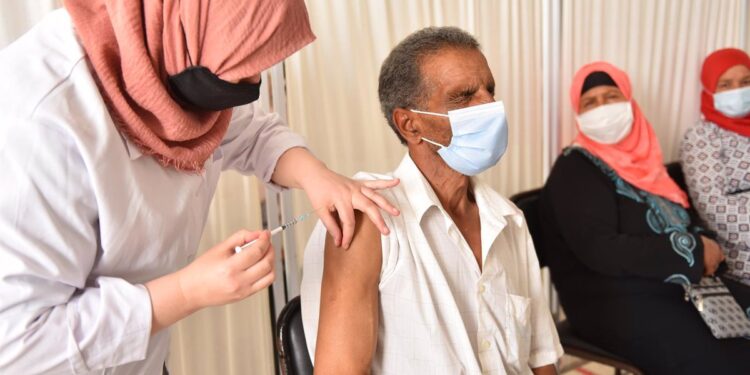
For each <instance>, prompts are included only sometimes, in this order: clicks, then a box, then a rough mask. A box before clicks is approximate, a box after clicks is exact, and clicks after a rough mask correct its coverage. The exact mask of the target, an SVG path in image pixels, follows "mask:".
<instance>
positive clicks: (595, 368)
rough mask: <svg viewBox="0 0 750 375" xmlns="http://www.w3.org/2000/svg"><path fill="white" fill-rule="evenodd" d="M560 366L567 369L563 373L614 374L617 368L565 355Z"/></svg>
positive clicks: (578, 374) (586, 374) (569, 374)
mask: <svg viewBox="0 0 750 375" xmlns="http://www.w3.org/2000/svg"><path fill="white" fill-rule="evenodd" d="M560 368H561V369H563V370H565V371H564V372H563V373H562V375H612V374H614V373H615V369H614V368H612V367H609V366H605V365H602V364H599V363H594V362H588V363H585V362H583V361H582V360H581V359H579V358H576V357H571V356H568V355H566V356H563V358H562V362H561V363H560Z"/></svg>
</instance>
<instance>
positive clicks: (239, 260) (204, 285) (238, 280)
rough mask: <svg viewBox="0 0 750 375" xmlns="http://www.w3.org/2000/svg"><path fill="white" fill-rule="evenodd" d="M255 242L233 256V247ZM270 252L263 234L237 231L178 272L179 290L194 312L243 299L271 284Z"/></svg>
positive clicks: (269, 243)
mask: <svg viewBox="0 0 750 375" xmlns="http://www.w3.org/2000/svg"><path fill="white" fill-rule="evenodd" d="M254 239H258V241H256V242H255V243H254V244H253V245H252V246H249V247H247V248H246V249H244V250H242V251H241V252H239V253H237V254H235V252H234V248H235V246H240V245H243V244H246V243H248V242H250V241H252V240H254ZM273 261H274V251H273V246H272V245H271V241H270V238H269V234H268V232H267V231H262V232H250V231H246V230H242V231H239V232H237V233H235V234H233V235H232V236H231V237H229V238H228V239H226V240H225V241H224V242H222V243H220V244H218V245H216V246H214V247H212V248H211V249H209V250H208V251H206V252H205V253H204V254H203V255H201V256H200V257H199V258H198V259H196V260H194V261H193V262H192V263H190V264H189V265H188V266H187V267H185V268H183V269H181V270H180V271H178V273H179V275H180V289H181V290H182V293H183V295H185V299H186V300H187V303H188V305H189V306H194V307H196V308H198V309H200V308H204V307H208V306H218V305H224V304H227V303H231V302H237V301H240V300H243V299H245V298H247V297H249V296H251V295H253V294H255V293H256V292H258V291H260V290H262V289H264V288H265V287H267V286H269V285H271V283H273V280H274V277H275V274H274V264H273Z"/></svg>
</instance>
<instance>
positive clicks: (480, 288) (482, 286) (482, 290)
mask: <svg viewBox="0 0 750 375" xmlns="http://www.w3.org/2000/svg"><path fill="white" fill-rule="evenodd" d="M484 291H485V288H484V284H479V293H484Z"/></svg>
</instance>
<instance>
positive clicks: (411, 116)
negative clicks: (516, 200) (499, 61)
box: [302, 27, 562, 375]
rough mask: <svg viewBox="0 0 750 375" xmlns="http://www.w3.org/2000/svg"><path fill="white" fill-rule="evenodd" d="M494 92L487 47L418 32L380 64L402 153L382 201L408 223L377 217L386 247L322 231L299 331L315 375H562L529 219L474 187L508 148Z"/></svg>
mask: <svg viewBox="0 0 750 375" xmlns="http://www.w3.org/2000/svg"><path fill="white" fill-rule="evenodd" d="M494 92H495V81H494V79H493V77H492V73H491V72H490V69H489V67H488V66H487V60H485V58H484V55H483V54H482V53H481V52H480V50H479V44H478V43H477V41H476V40H475V39H474V38H473V37H472V36H471V35H469V34H467V33H466V32H464V31H461V30H459V29H456V28H450V27H443V28H427V29H423V30H420V31H418V32H416V33H414V34H412V35H410V36H409V37H407V38H406V39H405V40H403V41H402V42H401V43H400V44H399V45H398V46H396V48H395V49H393V51H392V52H391V53H390V55H389V56H388V58H386V60H385V62H384V63H383V66H382V69H381V71H380V83H379V94H380V102H381V105H382V109H383V112H384V114H385V117H386V119H387V121H388V124H389V125H390V126H391V128H393V130H394V131H395V132H396V135H397V136H398V137H399V139H400V140H401V142H402V143H403V144H404V145H406V147H407V148H408V153H407V154H406V155H405V156H404V158H403V160H402V162H401V165H399V166H398V168H397V169H396V170H395V171H394V172H393V173H391V174H389V175H388V176H386V177H391V178H399V179H400V180H401V184H400V185H398V186H397V187H396V188H393V189H391V190H390V191H388V192H386V193H385V194H384V195H385V196H386V197H387V198H388V199H390V201H391V202H393V203H394V204H396V205H398V206H399V207H400V209H401V215H400V216H398V217H389V216H388V215H383V216H385V217H386V218H387V219H386V220H387V221H388V222H387V224H388V227H389V228H390V229H391V234H390V235H389V236H381V234H380V233H379V232H378V230H377V228H376V227H375V225H374V224H373V223H372V222H370V221H368V219H367V217H366V216H365V215H359V217H358V218H357V220H356V222H357V224H358V227H357V228H356V229H355V235H354V238H353V240H352V243H351V246H350V248H349V249H348V250H341V249H338V248H336V247H335V244H334V243H333V240H332V239H331V238H330V237H327V236H326V232H325V228H324V227H323V226H322V225H321V224H320V223H319V224H318V226H317V228H316V229H315V231H314V233H313V235H312V237H311V239H310V241H309V243H308V245H307V248H306V250H305V261H304V278H303V281H302V318H303V324H304V327H305V335H306V337H307V343H308V348H309V349H310V353H314V354H313V355H314V358H313V360H314V361H313V362H314V367H315V372H316V373H320V374H360V373H369V372H373V373H383V374H450V375H455V374H480V373H484V374H530V373H532V372H533V373H534V374H555V373H556V369H555V367H554V364H555V362H556V361H557V360H558V358H559V357H560V356H561V355H562V349H561V347H560V344H559V341H558V338H557V332H556V331H555V325H554V323H553V321H552V318H551V316H550V313H549V310H548V307H547V304H546V301H545V297H544V293H543V289H542V283H541V278H540V273H539V264H538V261H537V258H536V255H535V251H534V248H533V244H532V242H531V238H530V236H529V233H528V229H527V227H526V224H525V221H524V218H523V215H522V213H521V212H520V210H518V209H517V208H516V207H515V206H514V205H513V204H512V203H510V202H509V201H508V200H506V199H505V198H503V197H502V196H500V195H499V194H497V193H496V192H495V191H493V190H492V189H491V188H490V187H488V186H487V185H486V184H484V183H482V182H481V181H479V180H477V179H474V178H472V177H471V176H473V175H475V174H477V173H479V172H482V171H483V170H485V169H487V168H489V167H491V166H493V165H495V164H496V163H497V162H498V160H499V159H500V157H501V156H502V154H503V153H504V152H505V148H506V145H507V134H508V131H507V123H506V117H505V112H504V108H503V105H502V103H501V102H495V100H494ZM446 113H447V114H446ZM381 177H383V176H378V175H375V174H363V173H360V174H359V175H358V178H362V179H367V178H370V179H372V178H381Z"/></svg>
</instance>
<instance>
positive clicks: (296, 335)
mask: <svg viewBox="0 0 750 375" xmlns="http://www.w3.org/2000/svg"><path fill="white" fill-rule="evenodd" d="M276 338H277V340H278V341H277V342H276V347H277V350H278V352H279V361H280V362H281V372H282V373H283V374H285V375H312V373H313V366H312V361H311V360H310V354H309V352H308V350H307V342H306V341H305V331H304V329H303V327H302V310H301V309H300V301H299V296H297V297H294V298H293V299H292V300H291V301H289V303H287V304H286V306H284V309H283V310H281V314H279V320H278V323H277V324H276Z"/></svg>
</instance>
